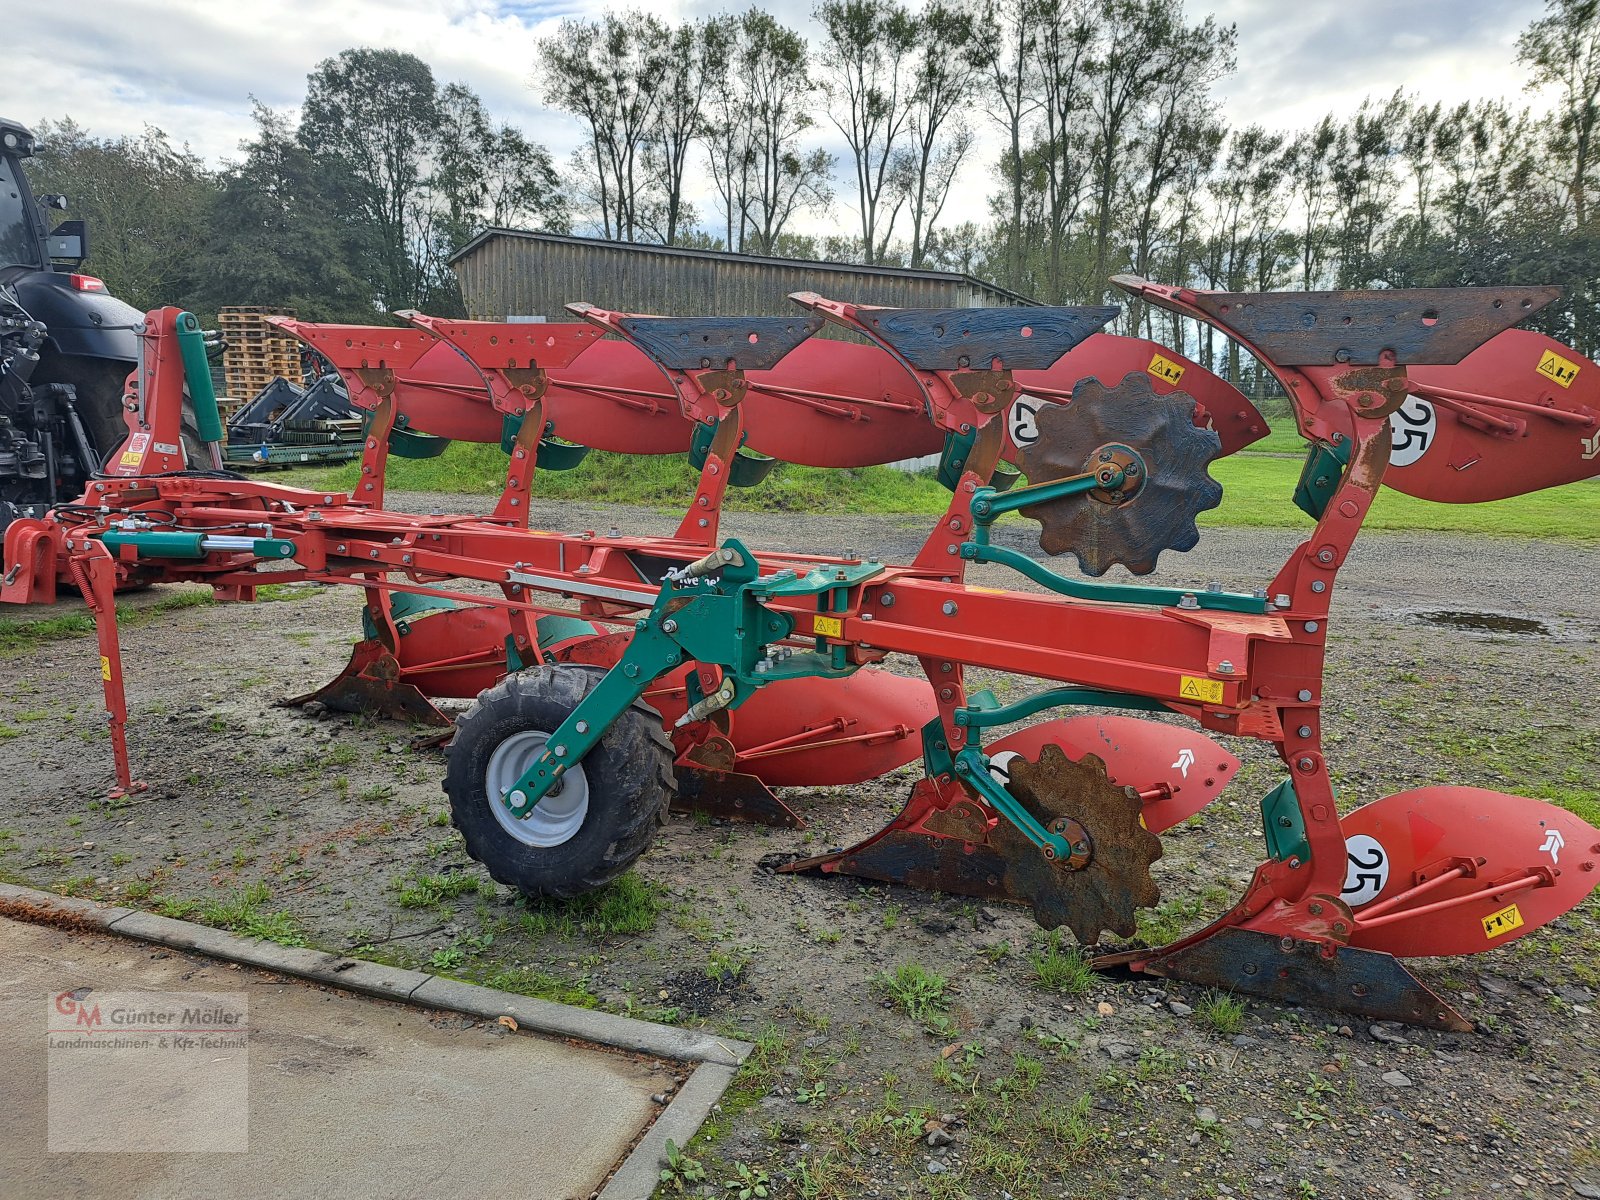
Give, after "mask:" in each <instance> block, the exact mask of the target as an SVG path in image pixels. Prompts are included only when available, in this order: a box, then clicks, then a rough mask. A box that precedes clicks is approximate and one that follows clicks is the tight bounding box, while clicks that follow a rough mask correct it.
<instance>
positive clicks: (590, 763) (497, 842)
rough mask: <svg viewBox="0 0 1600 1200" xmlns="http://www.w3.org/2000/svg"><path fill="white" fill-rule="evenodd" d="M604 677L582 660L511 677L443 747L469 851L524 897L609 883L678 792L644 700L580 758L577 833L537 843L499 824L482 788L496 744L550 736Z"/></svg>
mask: <svg viewBox="0 0 1600 1200" xmlns="http://www.w3.org/2000/svg"><path fill="white" fill-rule="evenodd" d="M604 676H605V670H604V669H603V668H600V667H594V666H588V665H583V664H578V663H552V664H547V665H546V666H543V667H535V668H531V669H529V670H527V671H520V672H518V673H516V674H514V675H508V676H507V677H506V678H505V679H503V680H501V681H500V682H499V683H498V684H496V685H495V686H494V687H492V688H490V689H489V690H488V691H486V692H483V693H482V694H480V695H479V696H478V699H477V700H476V701H475V702H474V703H473V705H472V707H471V708H469V709H468V710H467V711H466V712H465V713H464V714H462V716H461V717H460V718H459V719H458V720H457V721H456V732H455V736H454V737H453V738H452V739H451V741H450V744H449V746H447V747H446V748H445V763H446V767H445V777H444V790H445V793H446V795H448V796H449V797H450V811H451V815H452V816H453V818H454V820H455V826H456V828H457V829H459V830H460V831H461V837H462V839H463V840H464V841H465V842H466V846H467V853H468V854H470V855H471V856H472V857H473V858H475V859H476V860H477V861H478V862H480V863H482V864H483V865H484V867H485V868H486V869H487V870H488V872H489V874H490V875H491V876H493V877H494V878H495V879H496V880H497V881H499V882H500V883H503V884H506V885H507V886H509V887H514V888H516V889H517V890H518V891H520V892H521V893H523V895H525V896H531V897H540V896H550V897H554V898H556V899H561V900H567V899H571V898H572V897H574V896H581V895H583V894H584V893H585V892H592V891H594V890H595V889H596V888H600V887H604V886H605V885H606V884H608V883H610V882H611V881H612V880H613V879H615V878H616V877H617V876H618V875H621V874H622V873H623V872H624V871H626V870H627V869H628V868H629V867H630V866H632V865H633V863H634V861H635V860H637V859H638V857H639V856H640V855H641V854H643V853H644V852H645V850H646V849H647V848H648V847H649V845H650V842H651V840H652V839H653V838H654V836H655V832H656V827H657V826H658V825H660V824H661V823H662V822H664V821H665V820H666V815H667V809H668V807H669V806H670V805H671V803H672V798H673V796H674V794H675V793H676V792H677V790H678V784H677V778H676V776H675V775H674V774H673V769H672V760H673V751H672V742H671V740H670V739H669V738H668V737H667V735H666V733H665V732H664V731H663V730H662V728H661V715H660V714H659V713H658V712H656V711H655V710H654V709H653V708H650V707H649V706H648V705H645V704H642V703H638V704H635V705H633V707H631V708H629V709H628V710H627V711H626V712H624V713H623V714H622V716H621V717H620V718H618V720H617V721H616V722H615V723H614V724H613V725H612V726H611V728H610V729H608V730H606V732H605V734H604V736H602V737H601V739H600V741H599V742H598V743H596V744H595V747H594V749H592V750H590V751H589V753H588V754H586V755H585V756H584V758H583V770H584V775H585V777H586V780H587V782H588V785H589V811H588V813H587V815H586V816H585V818H584V822H583V824H582V826H581V827H580V828H579V829H578V832H577V833H575V834H574V835H573V836H572V837H571V838H570V839H568V840H567V841H565V842H563V843H562V844H561V845H559V846H550V847H538V846H529V845H525V844H523V843H522V842H519V841H517V840H516V839H515V838H513V837H511V836H510V835H509V834H507V833H506V831H505V830H504V829H502V828H501V827H500V824H499V822H498V821H497V820H496V819H495V815H494V812H493V810H492V809H491V808H490V804H491V803H498V800H494V801H491V799H490V798H489V795H488V789H487V784H486V778H487V772H488V766H489V756H490V755H491V754H493V753H494V749H495V747H496V746H498V745H499V744H500V743H501V742H502V741H504V740H505V739H506V738H508V737H510V736H511V735H512V734H515V733H520V732H522V731H524V730H528V729H537V730H542V731H544V732H546V733H550V732H554V731H555V730H556V729H557V728H558V727H559V726H560V724H561V722H562V721H564V720H566V718H567V716H568V714H570V713H571V712H572V710H573V709H575V708H576V707H577V706H578V702H579V701H580V700H582V699H583V697H584V696H586V695H588V694H589V692H590V691H592V690H593V688H594V686H595V684H596V683H598V682H599V681H600V680H601V679H602V678H603V677H604Z"/></svg>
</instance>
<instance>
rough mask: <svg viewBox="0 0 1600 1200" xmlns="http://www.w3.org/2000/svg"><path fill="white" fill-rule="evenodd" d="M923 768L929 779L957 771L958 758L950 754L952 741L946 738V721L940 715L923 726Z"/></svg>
mask: <svg viewBox="0 0 1600 1200" xmlns="http://www.w3.org/2000/svg"><path fill="white" fill-rule="evenodd" d="M922 768H923V774H925V775H926V776H927V777H928V778H929V779H937V778H938V777H939V776H941V775H954V774H955V773H956V760H955V759H954V758H952V757H951V755H950V743H948V742H947V741H945V740H944V722H943V721H941V720H940V719H939V718H938V717H935V718H934V719H933V720H931V721H929V722H928V723H927V724H926V725H924V726H923V727H922Z"/></svg>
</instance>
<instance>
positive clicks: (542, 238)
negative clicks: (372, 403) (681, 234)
mask: <svg viewBox="0 0 1600 1200" xmlns="http://www.w3.org/2000/svg"><path fill="white" fill-rule="evenodd" d="M494 238H519V239H524V240H527V241H532V242H542V243H546V244H549V245H563V246H576V247H583V248H589V249H595V250H622V251H628V252H630V253H635V254H642V255H653V256H658V257H663V258H681V259H689V260H698V261H702V262H704V261H716V262H728V263H741V264H745V265H751V264H754V265H767V266H773V267H790V268H792V267H809V268H811V269H814V270H817V271H833V272H837V273H839V274H845V275H882V276H890V277H893V278H898V279H922V280H928V281H929V282H934V283H950V284H965V285H966V286H968V287H974V288H980V289H982V290H983V291H986V292H992V293H994V295H995V296H996V297H997V298H999V299H1001V300H1005V301H1009V302H1010V303H1012V304H1037V303H1038V301H1037V300H1033V299H1031V298H1029V297H1027V296H1024V295H1022V294H1021V293H1020V292H1013V291H1011V290H1010V289H1009V288H1003V287H1001V286H1000V285H999V284H995V283H990V282H989V281H988V280H986V279H979V278H978V277H977V276H975V275H968V274H966V273H965V272H961V271H930V270H927V269H925V268H912V267H869V266H863V265H861V264H859V263H845V262H830V261H827V260H825V259H810V258H773V257H768V256H764V255H760V254H738V253H735V252H733V251H729V250H695V249H690V248H689V247H686V246H662V245H657V244H655V243H652V242H618V241H612V240H610V239H608V238H590V237H576V236H573V235H571V234H564V233H534V232H532V231H530V230H526V229H501V228H498V227H496V228H490V229H485V230H484V231H483V232H482V233H480V234H479V235H478V236H477V237H475V238H473V239H472V240H471V241H470V242H468V243H467V244H466V245H465V246H463V247H461V249H459V250H457V251H456V252H455V253H454V254H452V255H451V256H450V260H449V265H450V266H452V267H453V266H455V265H456V264H457V263H459V262H460V261H461V260H462V259H464V258H467V257H468V256H469V255H471V254H473V253H474V252H476V251H477V250H478V249H479V248H480V247H481V246H483V245H485V244H486V243H487V242H489V241H491V240H492V239H494Z"/></svg>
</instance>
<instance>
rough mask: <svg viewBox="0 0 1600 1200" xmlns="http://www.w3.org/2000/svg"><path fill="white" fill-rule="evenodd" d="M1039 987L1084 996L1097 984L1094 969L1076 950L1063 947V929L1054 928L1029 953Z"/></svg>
mask: <svg viewBox="0 0 1600 1200" xmlns="http://www.w3.org/2000/svg"><path fill="white" fill-rule="evenodd" d="M1028 961H1029V962H1030V963H1032V964H1033V976H1034V979H1035V981H1036V982H1037V984H1038V986H1039V987H1041V988H1043V989H1044V990H1046V991H1049V992H1065V993H1066V994H1067V995H1069V996H1081V995H1083V994H1084V993H1085V992H1087V991H1088V990H1089V989H1090V987H1092V986H1093V985H1094V968H1093V967H1091V966H1090V965H1089V960H1088V959H1087V958H1085V957H1084V956H1083V954H1082V953H1080V952H1079V951H1078V950H1076V949H1068V950H1063V949H1062V948H1061V931H1060V930H1059V929H1052V930H1051V931H1050V932H1049V933H1048V934H1047V935H1045V937H1044V938H1043V939H1042V942H1041V944H1040V946H1039V948H1038V949H1037V950H1035V951H1034V952H1033V954H1032V955H1030V956H1029V959H1028Z"/></svg>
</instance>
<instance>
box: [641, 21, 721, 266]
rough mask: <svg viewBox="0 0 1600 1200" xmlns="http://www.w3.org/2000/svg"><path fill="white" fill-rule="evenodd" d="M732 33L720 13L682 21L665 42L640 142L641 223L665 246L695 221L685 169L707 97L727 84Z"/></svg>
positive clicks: (703, 121) (700, 132)
mask: <svg viewBox="0 0 1600 1200" xmlns="http://www.w3.org/2000/svg"><path fill="white" fill-rule="evenodd" d="M733 41H734V33H733V29H732V28H731V26H730V23H729V22H728V21H727V20H725V19H721V18H711V19H708V20H705V21H696V22H687V23H685V24H683V25H680V26H678V27H677V28H676V29H674V30H672V31H671V33H670V35H669V37H668V42H667V51H666V64H667V65H666V76H665V78H663V79H662V80H661V99H660V101H659V103H658V104H657V106H656V113H655V121H654V123H653V124H652V125H651V127H650V131H649V136H648V139H647V141H646V144H645V171H646V174H647V176H648V179H649V185H650V188H651V191H652V196H651V202H650V203H649V204H648V205H647V206H646V207H645V208H644V209H643V213H642V216H641V222H642V223H643V224H645V225H648V226H649V227H650V229H651V231H652V232H653V233H654V234H655V235H656V237H658V238H659V239H660V240H661V241H662V242H664V243H666V244H667V245H676V244H677V242H678V240H679V238H680V237H681V236H682V234H683V233H684V232H685V230H687V229H688V228H689V227H691V226H692V225H693V224H694V223H695V213H694V207H693V206H692V205H691V204H689V202H688V201H687V200H685V199H684V195H683V181H684V174H685V172H686V171H687V169H688V166H689V156H690V153H691V151H692V150H693V149H694V147H695V146H696V145H697V144H698V143H700V142H701V141H703V140H704V139H705V137H706V133H707V128H708V116H707V112H706V107H707V106H706V101H707V100H708V99H709V97H710V94H711V93H712V92H714V91H720V90H721V89H723V88H725V87H726V86H727V84H728V55H729V51H730V50H731V49H732V47H733Z"/></svg>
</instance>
